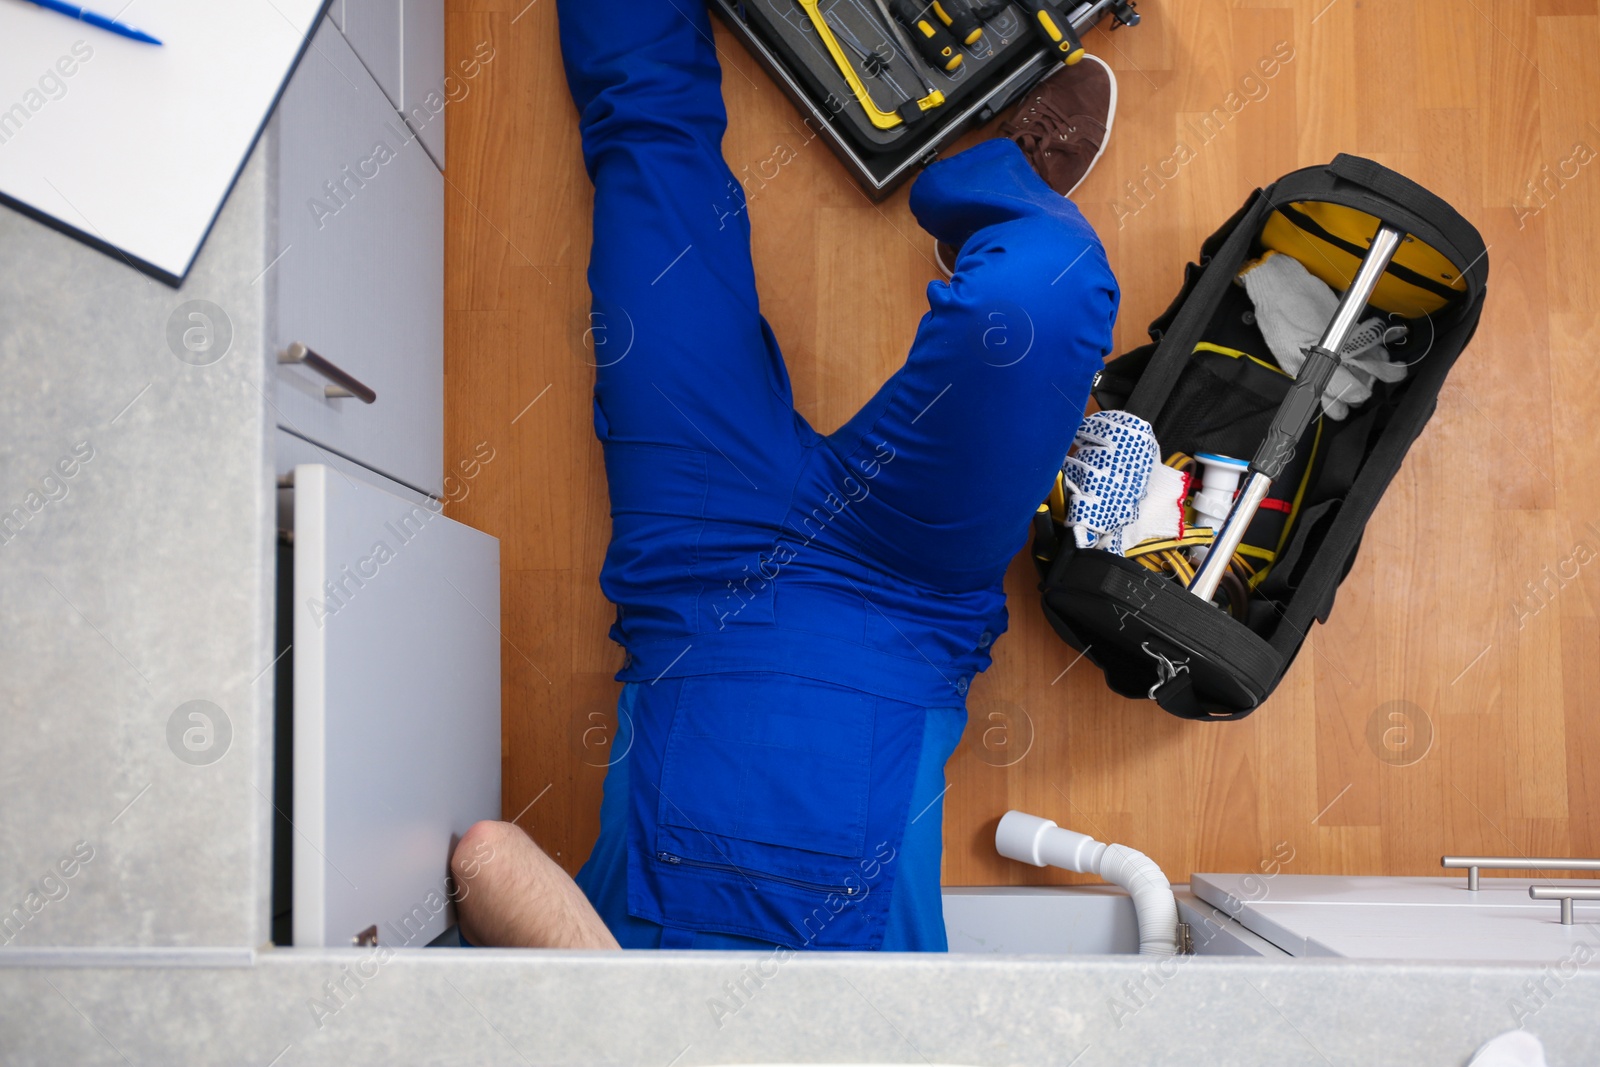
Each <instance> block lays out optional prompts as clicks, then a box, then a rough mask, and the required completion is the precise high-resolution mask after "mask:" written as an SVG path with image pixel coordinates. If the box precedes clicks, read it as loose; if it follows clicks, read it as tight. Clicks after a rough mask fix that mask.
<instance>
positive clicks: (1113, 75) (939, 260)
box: [933, 52, 1117, 278]
mask: <svg viewBox="0 0 1600 1067" xmlns="http://www.w3.org/2000/svg"><path fill="white" fill-rule="evenodd" d="M1084 61H1088V62H1091V63H1098V64H1100V66H1101V68H1102V69H1104V70H1105V72H1106V77H1107V78H1109V79H1110V80H1111V103H1110V106H1109V107H1108V108H1107V110H1106V135H1105V136H1104V137H1103V138H1101V140H1100V150H1099V151H1098V152H1096V153H1095V154H1094V158H1093V159H1091V160H1089V168H1088V169H1087V170H1085V171H1084V172H1083V177H1082V178H1079V179H1078V180H1077V181H1076V182H1075V183H1073V186H1072V188H1071V189H1068V190H1067V191H1066V192H1065V193H1063V194H1062V197H1063V199H1070V198H1071V197H1072V194H1073V193H1075V192H1077V191H1078V186H1080V185H1082V184H1083V183H1084V181H1085V179H1087V178H1088V177H1089V175H1091V174H1093V173H1094V168H1095V166H1096V164H1098V163H1099V162H1100V157H1101V156H1103V155H1105V154H1106V146H1108V145H1109V144H1111V128H1112V127H1113V126H1115V125H1116V123H1117V72H1116V71H1114V70H1112V69H1111V64H1109V63H1107V62H1106V61H1105V60H1103V59H1101V58H1100V57H1099V56H1097V55H1095V54H1094V53H1093V52H1085V53H1084V54H1083V59H1082V60H1079V62H1084ZM933 261H934V262H935V263H936V264H938V266H939V273H941V274H943V275H944V276H945V277H946V278H949V277H951V276H952V275H954V274H955V265H954V264H951V263H946V262H945V261H944V256H942V255H940V254H939V242H938V241H935V242H933Z"/></svg>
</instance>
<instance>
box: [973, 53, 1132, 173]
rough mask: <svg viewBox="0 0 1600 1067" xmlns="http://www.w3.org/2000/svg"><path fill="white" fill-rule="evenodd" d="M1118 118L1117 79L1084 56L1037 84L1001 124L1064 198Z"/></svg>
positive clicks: (1099, 62) (1091, 57) (1002, 130)
mask: <svg viewBox="0 0 1600 1067" xmlns="http://www.w3.org/2000/svg"><path fill="white" fill-rule="evenodd" d="M1116 114H1117V76H1116V75H1115V74H1113V73H1112V72H1111V68H1110V67H1109V66H1107V65H1106V61H1105V60H1103V59H1101V58H1100V57H1099V56H1096V55H1092V54H1085V55H1084V57H1083V59H1082V60H1081V61H1080V62H1078V63H1075V64H1073V65H1072V66H1070V67H1068V66H1062V67H1061V68H1060V69H1058V70H1057V71H1056V72H1055V73H1053V74H1051V75H1050V76H1049V77H1047V78H1045V79H1044V80H1043V81H1041V82H1039V84H1038V85H1035V86H1034V87H1033V89H1032V90H1031V91H1030V92H1029V93H1028V95H1027V97H1026V98H1024V99H1023V100H1022V101H1021V102H1020V103H1019V104H1017V106H1016V108H1015V110H1013V111H1012V112H1011V114H1010V115H1009V116H1008V117H1007V118H1006V120H1005V121H1004V122H1002V123H1001V124H1000V131H999V135H1000V136H1001V137H1009V138H1011V139H1012V140H1013V141H1015V142H1017V147H1018V148H1021V149H1022V154H1023V155H1025V156H1027V157H1028V162H1029V163H1032V164H1033V169H1034V170H1035V171H1037V172H1038V173H1039V177H1041V178H1043V179H1044V180H1045V183H1046V184H1048V185H1049V186H1050V188H1052V189H1054V190H1055V191H1056V192H1058V193H1060V194H1061V195H1062V196H1071V195H1072V191H1073V190H1074V189H1076V188H1077V187H1078V186H1079V185H1080V184H1081V183H1082V182H1083V179H1084V178H1086V177H1088V174H1089V171H1090V170H1092V169H1093V168H1094V165H1095V163H1097V162H1098V161H1099V159H1100V156H1101V155H1102V154H1103V153H1104V152H1105V150H1106V144H1107V143H1108V142H1109V141H1110V139H1111V124H1112V122H1113V120H1115V118H1116Z"/></svg>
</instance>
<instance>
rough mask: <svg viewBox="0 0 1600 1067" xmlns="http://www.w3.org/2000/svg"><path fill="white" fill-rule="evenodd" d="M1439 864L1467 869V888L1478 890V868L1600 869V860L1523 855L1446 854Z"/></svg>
mask: <svg viewBox="0 0 1600 1067" xmlns="http://www.w3.org/2000/svg"><path fill="white" fill-rule="evenodd" d="M1439 866H1441V867H1446V868H1452V869H1460V868H1462V867H1465V868H1466V869H1467V888H1468V889H1470V890H1471V891H1472V892H1474V893H1476V892H1477V891H1478V868H1479V867H1488V868H1490V869H1492V870H1500V871H1600V860H1575V859H1550V858H1548V857H1546V858H1543V859H1540V858H1537V857H1535V858H1534V859H1526V858H1524V857H1521V856H1445V857H1443V858H1441V859H1440V860H1439Z"/></svg>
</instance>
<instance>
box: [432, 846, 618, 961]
mask: <svg viewBox="0 0 1600 1067" xmlns="http://www.w3.org/2000/svg"><path fill="white" fill-rule="evenodd" d="M450 871H451V873H452V874H453V875H454V876H455V883H456V893H457V894H458V896H457V901H456V914H457V918H458V920H459V922H460V924H461V933H462V936H463V937H465V938H466V939H467V940H468V941H470V942H472V943H473V944H474V945H484V946H494V947H497V948H617V947H618V945H617V939H616V938H614V937H612V936H611V931H610V930H607V929H606V924H605V923H603V922H601V921H600V916H599V915H598V914H597V913H596V912H595V910H594V907H593V906H592V905H590V903H589V901H588V898H586V897H585V896H584V895H583V892H582V890H580V889H579V888H578V886H577V884H576V883H575V882H573V880H572V879H571V878H569V877H567V872H566V871H564V870H562V869H561V868H560V866H558V865H557V864H556V862H555V861H554V860H552V859H551V858H550V857H549V856H547V855H545V853H544V850H543V849H541V848H540V847H539V846H538V845H536V844H534V843H533V839H532V838H530V837H529V836H528V835H527V834H525V833H523V832H522V829H521V827H519V826H517V825H516V824H515V823H509V822H493V821H489V820H485V821H483V822H478V823H474V824H473V825H472V827H471V828H470V829H469V830H468V831H467V832H466V834H465V835H464V836H463V837H462V838H461V840H460V842H459V843H458V844H457V845H456V850H455V854H454V855H453V856H451V857H450Z"/></svg>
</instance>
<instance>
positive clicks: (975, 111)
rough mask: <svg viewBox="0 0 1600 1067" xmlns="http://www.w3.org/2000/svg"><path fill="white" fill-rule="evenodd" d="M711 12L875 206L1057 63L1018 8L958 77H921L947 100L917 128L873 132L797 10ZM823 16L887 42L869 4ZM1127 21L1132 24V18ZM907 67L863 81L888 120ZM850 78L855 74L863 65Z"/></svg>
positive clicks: (967, 54) (757, 6)
mask: <svg viewBox="0 0 1600 1067" xmlns="http://www.w3.org/2000/svg"><path fill="white" fill-rule="evenodd" d="M710 3H711V9H712V10H713V11H715V12H717V14H718V15H719V16H721V18H722V19H723V21H724V22H725V23H727V25H728V28H729V29H730V30H732V31H733V33H734V35H735V36H737V37H738V38H739V39H740V40H741V41H743V42H744V45H745V47H746V48H748V49H749V50H750V52H751V53H752V54H753V55H754V56H755V57H756V59H757V61H758V62H760V63H761V65H762V66H763V67H764V68H765V69H766V71H767V73H768V74H769V75H771V77H772V79H773V81H775V82H776V83H777V84H778V86H779V87H780V88H781V89H782V90H783V91H784V94H785V95H786V96H788V97H789V99H790V100H791V101H793V102H794V105H795V106H796V107H797V108H799V109H800V111H801V114H802V116H803V121H804V122H805V125H806V126H807V128H808V131H809V132H810V133H811V134H812V135H815V136H818V137H820V138H822V140H823V141H824V142H825V143H826V144H827V145H828V147H829V148H830V149H831V150H832V151H833V153H834V155H836V156H838V157H839V160H840V162H842V163H843V164H844V166H845V169H846V170H848V171H849V172H850V173H851V175H852V176H853V177H854V178H855V179H856V181H857V182H859V183H860V185H861V187H862V188H863V189H864V190H865V191H866V193H867V195H868V196H870V197H871V198H872V199H873V200H882V199H883V198H884V197H886V196H888V195H889V194H890V193H891V192H893V191H894V190H895V188H896V187H898V186H899V185H900V184H901V183H902V182H904V181H906V180H907V179H908V178H910V177H912V176H913V175H914V174H915V173H916V171H917V170H918V169H920V168H921V167H924V166H926V165H927V164H928V163H931V162H932V161H933V160H934V158H935V157H936V156H937V155H938V153H939V151H940V149H942V148H944V147H945V146H947V145H949V144H950V143H952V142H953V141H954V140H955V139H956V138H957V137H959V136H960V135H961V134H962V133H963V132H965V131H966V130H968V129H971V128H972V127H974V126H981V125H982V124H984V123H985V122H988V121H989V119H991V118H993V117H994V115H995V114H996V113H998V112H1000V111H1002V110H1004V109H1005V108H1007V107H1009V106H1011V104H1012V103H1014V102H1015V101H1017V100H1018V99H1020V98H1021V97H1022V95H1023V94H1024V93H1025V92H1027V91H1028V89H1030V88H1031V87H1032V86H1033V85H1034V84H1035V83H1036V82H1038V81H1039V80H1040V79H1041V78H1043V77H1045V75H1047V74H1049V73H1051V72H1053V71H1054V70H1055V69H1056V68H1057V67H1058V66H1059V65H1060V62H1061V61H1060V59H1059V58H1057V56H1056V55H1055V53H1053V52H1051V51H1050V50H1049V49H1047V48H1046V47H1045V45H1044V44H1043V42H1042V41H1041V40H1040V39H1039V37H1038V36H1037V34H1035V33H1034V32H1033V30H1032V28H1031V26H1030V25H1029V23H1028V22H1027V21H1026V18H1025V16H1024V14H1023V10H1022V8H1021V7H1019V6H1018V5H1017V4H1016V3H1011V4H1008V5H1007V6H1006V8H1005V10H1004V11H1002V12H1001V13H1000V14H999V15H997V16H995V17H994V18H992V19H988V20H986V21H985V23H984V35H983V39H982V40H980V41H979V42H978V44H977V45H976V46H975V47H974V48H964V49H963V53H964V59H963V62H962V64H961V67H960V68H959V69H958V70H957V71H956V72H955V73H954V74H946V73H944V72H943V71H934V70H929V69H927V68H926V67H924V72H925V73H926V74H927V75H928V77H929V80H930V81H931V82H932V83H933V85H934V86H935V87H936V88H938V89H939V90H940V91H941V92H943V93H944V96H945V102H944V103H943V104H941V105H939V106H938V107H936V108H933V109H932V110H930V111H929V112H927V113H926V116H925V117H924V118H923V119H922V120H921V121H919V122H916V123H914V124H911V125H904V124H903V125H900V126H897V127H895V128H894V129H892V130H878V129H875V128H874V127H873V126H872V124H871V123H870V122H868V121H867V118H866V116H865V114H864V113H863V112H862V109H861V108H860V107H859V106H858V105H857V104H856V102H855V97H854V94H853V93H852V92H851V89H850V86H849V83H848V82H846V81H845V79H844V76H843V75H841V74H840V73H839V71H838V68H837V67H836V66H835V65H834V63H833V60H832V59H831V57H830V56H829V55H828V52H827V49H826V48H825V47H824V45H823V43H822V42H821V40H819V39H818V37H817V33H816V31H815V30H814V29H813V28H812V26H811V23H810V19H809V18H808V17H807V16H806V13H805V11H804V9H803V8H801V7H800V5H799V4H798V3H796V2H795V0H710ZM820 6H821V9H822V11H823V14H824V16H825V17H827V18H828V19H829V20H830V22H844V23H845V25H846V26H847V27H849V28H850V29H851V30H852V31H853V32H854V33H855V34H856V36H857V37H858V38H859V39H860V40H861V42H862V43H863V44H864V45H866V46H867V47H868V48H869V49H870V48H872V47H874V46H875V45H879V44H881V43H883V42H884V41H885V39H886V36H887V35H886V34H885V33H884V32H883V31H882V30H880V29H878V28H877V27H878V26H879V25H880V22H879V20H878V19H877V16H876V14H875V8H874V6H873V4H872V0H821V3H820ZM1114 6H1115V5H1114V4H1113V3H1112V0H1080V2H1079V3H1076V4H1073V5H1071V10H1070V11H1069V18H1070V20H1071V22H1072V26H1073V29H1074V30H1075V31H1076V32H1077V33H1078V34H1079V36H1082V35H1083V34H1085V33H1087V32H1088V31H1089V30H1090V29H1092V28H1093V27H1094V26H1095V25H1096V24H1098V23H1099V22H1100V21H1101V20H1102V19H1103V18H1105V17H1106V16H1108V15H1110V14H1111V13H1112V9H1113V7H1114ZM1130 17H1131V18H1132V19H1133V21H1137V18H1136V16H1130ZM852 60H853V61H854V57H852ZM905 66H906V65H905V61H904V60H903V59H902V58H901V57H900V56H899V54H898V53H896V58H895V59H894V61H893V62H892V63H891V65H890V71H889V73H888V75H887V76H886V77H885V78H882V79H879V78H870V77H866V76H864V75H863V76H862V81H863V82H864V83H865V84H866V86H867V88H868V90H869V91H870V92H871V93H872V94H873V97H874V99H875V100H877V102H878V104H879V105H880V106H882V107H884V108H885V109H886V110H888V109H889V108H890V106H891V104H892V102H893V101H892V99H891V98H892V97H893V95H894V94H893V93H892V92H891V91H890V88H891V86H890V85H889V84H888V83H889V80H890V79H892V80H893V82H894V83H896V84H898V85H899V86H900V88H901V89H903V90H906V91H912V90H914V89H916V87H917V86H918V82H917V79H916V77H915V76H914V75H913V74H912V73H911V72H909V71H907V70H906V69H905ZM856 72H857V73H858V74H860V73H861V67H860V64H859V63H857V64H856ZM915 95H921V94H920V93H916V94H915Z"/></svg>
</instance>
